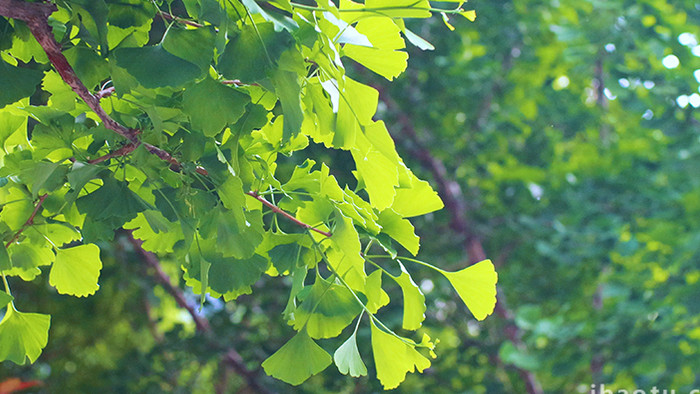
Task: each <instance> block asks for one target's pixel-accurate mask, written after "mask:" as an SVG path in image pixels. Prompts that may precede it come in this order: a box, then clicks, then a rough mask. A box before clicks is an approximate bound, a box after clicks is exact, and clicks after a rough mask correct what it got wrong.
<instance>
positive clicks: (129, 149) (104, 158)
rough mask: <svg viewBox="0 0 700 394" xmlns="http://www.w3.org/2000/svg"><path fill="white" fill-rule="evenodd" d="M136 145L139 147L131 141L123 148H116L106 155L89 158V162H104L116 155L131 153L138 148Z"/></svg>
mask: <svg viewBox="0 0 700 394" xmlns="http://www.w3.org/2000/svg"><path fill="white" fill-rule="evenodd" d="M136 147H137V145H136V144H133V143H129V144H126V145H124V146H122V147H121V148H119V149H117V150H115V151H114V152H109V153H107V154H106V155H104V156H100V157H98V158H96V159H91V160H88V161H87V162H88V163H89V164H97V163H102V162H103V161H107V160H109V159H111V158H114V157H119V156H126V155H128V154H129V153H131V152H133V151H134V150H135V149H136Z"/></svg>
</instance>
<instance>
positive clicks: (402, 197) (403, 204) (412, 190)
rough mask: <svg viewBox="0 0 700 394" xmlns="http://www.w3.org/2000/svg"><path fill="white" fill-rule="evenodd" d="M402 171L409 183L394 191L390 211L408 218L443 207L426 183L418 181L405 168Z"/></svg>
mask: <svg viewBox="0 0 700 394" xmlns="http://www.w3.org/2000/svg"><path fill="white" fill-rule="evenodd" d="M404 171H405V172H406V173H407V176H408V179H409V183H408V184H407V185H401V187H399V188H397V189H396V196H395V197H394V203H393V204H391V209H393V210H394V211H395V212H396V213H398V214H399V215H401V216H403V217H405V218H410V217H414V216H420V215H425V214H426V213H430V212H433V211H437V210H439V209H442V207H444V206H445V204H443V203H442V200H441V199H440V197H439V196H438V194H437V193H436V192H435V191H434V190H433V188H432V187H430V184H429V183H428V182H426V181H423V180H420V179H418V177H416V176H415V175H413V172H411V170H409V169H407V168H405V167H404Z"/></svg>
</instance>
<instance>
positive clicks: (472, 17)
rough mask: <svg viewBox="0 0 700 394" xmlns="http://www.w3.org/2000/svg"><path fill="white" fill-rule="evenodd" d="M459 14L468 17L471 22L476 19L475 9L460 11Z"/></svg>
mask: <svg viewBox="0 0 700 394" xmlns="http://www.w3.org/2000/svg"><path fill="white" fill-rule="evenodd" d="M459 14H460V15H462V16H463V17H465V18H467V19H469V20H470V21H471V22H474V20H475V19H476V11H474V10H469V11H462V12H460V13H459Z"/></svg>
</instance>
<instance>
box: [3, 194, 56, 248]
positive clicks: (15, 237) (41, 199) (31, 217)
mask: <svg viewBox="0 0 700 394" xmlns="http://www.w3.org/2000/svg"><path fill="white" fill-rule="evenodd" d="M46 197H48V194H42V195H41V196H39V200H38V201H37V203H36V205H35V206H34V210H33V211H32V214H31V215H29V219H27V221H26V222H24V224H23V225H22V227H20V228H19V230H17V232H16V233H15V235H13V236H12V239H10V240H9V241H7V243H6V244H5V248H9V247H10V245H12V244H13V243H15V241H17V240H18V239H19V236H20V235H22V232H24V230H26V229H27V227H29V226H31V225H32V224H34V218H35V217H36V214H37V213H38V212H39V209H41V205H42V204H43V203H44V200H46Z"/></svg>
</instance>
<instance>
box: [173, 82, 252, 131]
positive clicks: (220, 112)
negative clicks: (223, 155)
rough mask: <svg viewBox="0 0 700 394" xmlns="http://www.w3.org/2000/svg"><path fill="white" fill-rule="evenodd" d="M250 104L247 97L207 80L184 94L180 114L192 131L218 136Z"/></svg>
mask: <svg viewBox="0 0 700 394" xmlns="http://www.w3.org/2000/svg"><path fill="white" fill-rule="evenodd" d="M249 102H250V97H248V95H246V94H244V93H242V92H240V91H238V90H236V89H234V88H232V87H229V86H224V85H222V84H221V83H219V82H217V81H215V80H213V79H211V78H209V77H207V78H205V79H204V80H203V81H201V82H199V83H197V84H196V85H194V86H192V87H191V88H189V89H187V90H185V93H184V95H183V98H182V105H183V111H184V112H185V113H186V114H187V115H188V116H189V118H190V120H191V121H192V127H194V128H195V129H196V130H198V131H201V132H202V133H203V134H204V135H205V136H207V137H213V136H215V135H217V134H219V133H220V132H221V131H222V130H223V128H224V126H226V125H228V124H231V123H234V122H235V121H237V120H238V119H239V118H240V117H241V116H242V115H243V113H244V112H245V106H246V104H248V103H249Z"/></svg>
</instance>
